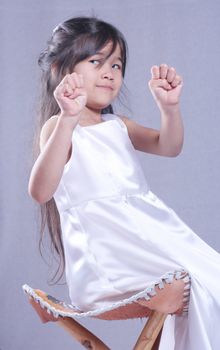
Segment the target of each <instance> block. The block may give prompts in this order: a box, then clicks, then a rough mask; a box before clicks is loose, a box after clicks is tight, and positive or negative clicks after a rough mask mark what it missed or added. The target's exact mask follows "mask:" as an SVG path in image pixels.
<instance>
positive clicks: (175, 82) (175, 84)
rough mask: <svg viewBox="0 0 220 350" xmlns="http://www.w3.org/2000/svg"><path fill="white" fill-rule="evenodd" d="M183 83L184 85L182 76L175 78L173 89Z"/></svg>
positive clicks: (172, 84)
mask: <svg viewBox="0 0 220 350" xmlns="http://www.w3.org/2000/svg"><path fill="white" fill-rule="evenodd" d="M181 83H182V78H181V76H180V75H176V76H175V78H174V80H173V81H172V83H171V86H172V87H176V86H178V85H180V84H181Z"/></svg>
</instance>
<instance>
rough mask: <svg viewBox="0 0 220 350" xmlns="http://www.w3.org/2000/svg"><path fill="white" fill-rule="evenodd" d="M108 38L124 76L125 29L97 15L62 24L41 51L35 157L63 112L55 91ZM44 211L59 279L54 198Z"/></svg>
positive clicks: (58, 230)
mask: <svg viewBox="0 0 220 350" xmlns="http://www.w3.org/2000/svg"><path fill="white" fill-rule="evenodd" d="M108 42H111V43H112V48H111V52H110V53H109V56H110V55H111V54H112V53H113V52H114V50H115V49H116V46H117V44H119V47H120V50H121V58H122V75H123V77H124V74H125V67H126V59H127V44H126V40H125V38H124V36H123V35H122V33H121V32H120V31H119V30H118V29H116V28H115V27H114V26H113V25H111V24H109V23H106V22H104V21H101V20H99V19H97V18H96V17H75V18H71V19H69V20H67V21H65V22H63V23H61V24H59V25H58V26H57V27H56V28H55V29H54V30H53V35H52V37H51V38H50V40H48V42H47V47H46V49H45V50H44V51H42V52H41V54H40V56H39V59H38V64H39V66H40V67H41V69H42V76H41V96H40V103H39V112H38V118H37V119H38V120H37V129H36V133H35V137H34V160H36V159H37V157H38V156H39V153H40V148H39V138H40V131H41V128H42V126H43V125H44V123H45V122H46V120H48V119H49V118H50V117H51V116H52V115H56V114H58V113H59V107H58V104H57V102H56V100H55V98H54V95H53V92H54V90H55V88H56V86H57V85H58V84H59V83H60V81H61V80H62V78H63V77H64V76H65V75H66V74H68V73H72V72H73V71H74V67H75V65H76V64H77V63H79V62H80V61H82V60H84V59H86V58H88V57H90V56H92V55H94V54H96V53H97V52H98V51H100V49H102V48H103V47H104V46H105V45H106V44H107V43H108ZM54 67H55V68H56V69H55V70H54V69H53V74H51V72H52V68H54ZM54 72H55V73H54ZM104 113H113V109H112V106H111V105H109V106H108V107H106V108H105V109H103V110H102V114H104ZM40 213H41V225H40V240H39V249H40V253H41V255H42V249H41V248H42V243H43V236H44V232H45V228H46V227H47V228H48V231H49V235H50V238H51V250H52V253H53V255H54V253H56V255H57V256H58V259H59V266H58V269H57V271H56V273H55V275H54V276H53V278H52V281H54V279H55V277H56V276H57V275H58V273H59V271H61V274H60V277H59V279H58V280H57V281H55V282H54V283H57V282H58V281H59V280H60V279H61V277H62V276H63V272H64V268H65V256H64V248H63V243H62V234H61V226H60V217H59V212H58V209H57V206H56V203H55V200H54V198H52V199H51V200H49V201H48V202H46V203H44V204H41V205H40Z"/></svg>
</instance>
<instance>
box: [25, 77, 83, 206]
mask: <svg viewBox="0 0 220 350" xmlns="http://www.w3.org/2000/svg"><path fill="white" fill-rule="evenodd" d="M54 97H55V99H56V101H57V103H58V105H59V107H60V115H59V116H53V117H51V118H50V119H48V120H47V122H46V123H45V124H44V126H43V128H42V130H41V135H40V149H41V153H40V155H39V157H38V158H37V160H36V162H35V164H34V166H33V169H32V171H31V175H30V180H29V185H28V192H29V194H30V195H31V197H33V198H34V199H35V200H36V201H37V202H39V203H45V202H47V201H49V200H50V199H51V198H52V197H53V194H54V192H55V191H56V189H57V186H58V184H59V182H60V179H61V177H62V174H63V169H64V166H65V164H66V163H67V161H68V159H69V158H70V155H71V152H73V150H72V143H71V140H72V133H73V129H74V128H75V127H76V124H77V123H78V121H79V119H80V113H81V111H82V110H83V108H84V107H85V104H86V100H87V94H86V91H85V89H84V82H83V77H82V76H81V75H78V74H76V73H72V74H67V75H66V76H65V77H64V78H63V80H62V81H61V82H60V84H59V85H58V86H57V88H56V89H55V91H54Z"/></svg>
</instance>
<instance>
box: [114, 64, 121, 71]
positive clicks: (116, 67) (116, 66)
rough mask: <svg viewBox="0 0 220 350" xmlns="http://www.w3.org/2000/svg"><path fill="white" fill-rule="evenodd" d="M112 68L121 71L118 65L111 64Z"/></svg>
mask: <svg viewBox="0 0 220 350" xmlns="http://www.w3.org/2000/svg"><path fill="white" fill-rule="evenodd" d="M112 68H115V69H119V70H120V69H121V66H120V65H119V64H113V66H112Z"/></svg>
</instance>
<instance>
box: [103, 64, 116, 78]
mask: <svg viewBox="0 0 220 350" xmlns="http://www.w3.org/2000/svg"><path fill="white" fill-rule="evenodd" d="M102 68H103V71H102V78H104V79H109V80H114V77H113V73H112V67H110V66H108V65H104V66H103V67H102Z"/></svg>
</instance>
